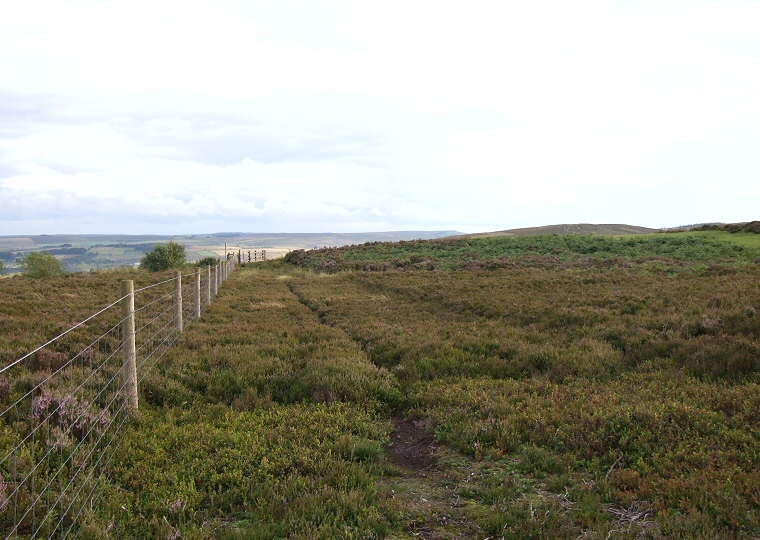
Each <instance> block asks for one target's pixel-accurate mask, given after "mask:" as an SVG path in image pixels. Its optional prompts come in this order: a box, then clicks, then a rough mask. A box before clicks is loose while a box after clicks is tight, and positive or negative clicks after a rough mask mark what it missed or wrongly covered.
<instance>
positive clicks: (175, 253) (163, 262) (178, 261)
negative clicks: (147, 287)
mask: <svg viewBox="0 0 760 540" xmlns="http://www.w3.org/2000/svg"><path fill="white" fill-rule="evenodd" d="M186 263H187V255H186V253H185V246H182V245H180V244H178V243H177V242H173V241H172V242H169V243H168V244H158V245H157V246H156V247H154V248H153V249H152V250H151V251H149V252H148V253H146V254H145V257H143V258H142V260H141V261H140V268H145V269H147V270H150V271H151V272H159V271H161V270H168V269H170V268H182V267H183V266H184V265H185V264H186Z"/></svg>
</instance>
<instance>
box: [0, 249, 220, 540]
mask: <svg viewBox="0 0 760 540" xmlns="http://www.w3.org/2000/svg"><path fill="white" fill-rule="evenodd" d="M233 268H234V261H233V260H227V261H222V262H221V263H220V264H218V265H217V266H215V267H214V268H213V271H212V268H211V267H209V268H207V269H206V271H205V273H204V272H201V271H200V269H198V270H197V271H196V272H194V273H192V274H184V275H182V274H181V273H180V272H177V273H176V274H175V276H174V277H173V278H171V279H168V280H164V281H161V282H159V283H154V284H152V285H148V286H146V287H142V288H140V289H136V290H135V289H134V287H133V285H132V282H131V281H125V282H123V284H122V287H123V288H122V297H121V298H119V299H118V300H116V301H115V302H113V303H112V304H110V305H108V306H106V307H105V308H103V309H101V310H100V311H98V312H97V313H95V314H93V315H91V316H90V317H88V318H87V319H85V320H84V321H82V322H80V323H78V324H76V325H74V326H72V327H71V328H69V329H68V330H66V331H65V332H63V333H61V334H60V335H58V336H56V337H55V338H53V339H51V340H50V341H48V342H47V343H45V344H44V345H41V346H40V347H38V348H36V349H34V350H33V351H31V352H30V353H28V354H26V355H24V356H22V357H21V358H19V359H17V360H15V361H13V362H11V363H10V364H8V365H7V366H5V367H3V368H2V369H0V409H2V410H3V412H2V413H0V456H1V457H0V532H2V534H3V537H4V538H69V537H72V538H75V537H77V536H78V529H77V521H78V519H79V518H80V517H81V516H82V514H83V513H87V512H90V511H92V509H93V508H95V507H96V505H97V504H98V501H99V499H100V496H101V495H102V493H101V491H102V486H103V483H102V479H103V476H104V475H105V474H106V473H107V470H108V467H109V465H110V463H111V460H112V459H113V456H114V454H115V452H116V449H117V448H118V447H119V445H120V444H121V441H122V440H123V437H124V433H125V429H124V428H125V426H126V425H127V420H128V419H129V415H130V413H131V411H133V410H134V409H136V408H137V406H138V401H137V395H138V394H137V389H138V386H139V385H140V384H141V383H142V382H143V380H144V379H145V377H146V376H148V375H149V373H150V371H151V369H152V368H153V366H155V364H156V363H157V362H158V361H159V360H160V359H161V357H162V356H163V355H164V354H165V353H166V351H167V350H168V349H169V348H170V347H171V346H172V345H173V344H174V343H175V342H176V341H177V339H178V338H179V335H180V333H181V332H182V330H183V328H186V327H187V326H188V325H189V324H190V323H191V322H192V321H193V320H197V319H199V318H200V317H201V316H202V314H203V313H204V312H205V311H206V309H207V307H208V305H209V304H210V303H211V301H212V299H213V297H214V296H216V295H217V294H218V290H219V287H220V286H221V284H222V283H223V282H224V281H226V279H227V278H228V277H229V275H230V273H231V272H232V270H233ZM204 274H205V277H204ZM169 289H170V290H169ZM201 291H205V292H206V293H205V295H204V294H201ZM212 293H213V294H212ZM135 305H137V307H135ZM88 334H89V335H94V336H96V337H94V338H87V337H86V336H87V335H88ZM64 337H68V338H69V341H70V342H67V341H65V340H64Z"/></svg>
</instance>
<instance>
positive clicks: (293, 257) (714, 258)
mask: <svg viewBox="0 0 760 540" xmlns="http://www.w3.org/2000/svg"><path fill="white" fill-rule="evenodd" d="M742 240H744V241H742ZM285 260H286V261H287V262H290V263H292V264H295V265H297V266H299V267H302V268H308V269H311V270H314V271H317V272H339V271H344V270H361V271H384V270H455V269H467V270H477V269H486V270H493V269H497V268H505V269H515V268H558V267H561V268H578V269H583V268H591V267H621V268H626V267H630V266H642V265H643V266H648V267H652V266H665V267H672V268H675V267H696V266H699V267H702V266H705V265H720V264H724V263H729V264H733V263H744V264H754V263H755V261H758V260H760V237H758V236H756V235H748V234H744V235H741V234H738V235H729V234H727V233H716V232H702V233H680V234H651V235H634V236H622V237H621V236H615V237H613V236H589V235H586V236H577V235H564V236H560V235H545V236H526V237H494V238H468V237H464V238H456V239H442V240H434V241H409V242H396V243H383V242H373V243H368V244H363V245H361V246H353V247H352V246H348V247H342V248H328V249H319V250H311V251H304V250H296V251H293V252H291V253H289V254H288V255H287V256H286V258H285Z"/></svg>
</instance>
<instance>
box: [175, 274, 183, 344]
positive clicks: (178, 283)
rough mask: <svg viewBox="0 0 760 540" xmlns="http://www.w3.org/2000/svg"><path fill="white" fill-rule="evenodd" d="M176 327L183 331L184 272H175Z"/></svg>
mask: <svg viewBox="0 0 760 540" xmlns="http://www.w3.org/2000/svg"><path fill="white" fill-rule="evenodd" d="M174 327H175V328H176V329H177V331H178V332H182V272H180V271H179V270H176V271H175V272H174Z"/></svg>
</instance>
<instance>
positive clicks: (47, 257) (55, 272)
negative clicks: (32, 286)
mask: <svg viewBox="0 0 760 540" xmlns="http://www.w3.org/2000/svg"><path fill="white" fill-rule="evenodd" d="M19 263H20V265H21V271H22V272H23V274H24V275H25V276H29V277H33V278H42V277H51V276H62V275H64V274H65V273H66V271H65V270H64V269H63V264H62V263H61V261H59V260H58V259H56V258H55V257H54V256H53V255H52V254H50V253H48V252H47V251H35V252H31V253H27V254H26V255H24V256H22V257H21V259H19Z"/></svg>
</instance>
